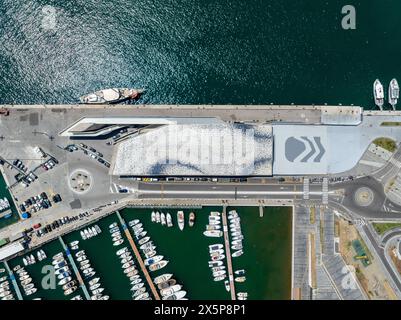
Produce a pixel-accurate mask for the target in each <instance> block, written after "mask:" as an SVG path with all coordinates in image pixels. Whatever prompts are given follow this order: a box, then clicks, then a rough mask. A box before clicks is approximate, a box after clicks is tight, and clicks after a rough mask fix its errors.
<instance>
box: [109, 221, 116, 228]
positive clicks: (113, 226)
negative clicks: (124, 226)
mask: <svg viewBox="0 0 401 320" xmlns="http://www.w3.org/2000/svg"><path fill="white" fill-rule="evenodd" d="M115 227H117V222H113V223H112V224H111V225H109V229H113V228H115Z"/></svg>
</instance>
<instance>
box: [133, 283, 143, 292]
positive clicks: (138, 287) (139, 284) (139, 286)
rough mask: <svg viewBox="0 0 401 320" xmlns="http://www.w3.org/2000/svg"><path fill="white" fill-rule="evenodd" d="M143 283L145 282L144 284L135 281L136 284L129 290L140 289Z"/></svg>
mask: <svg viewBox="0 0 401 320" xmlns="http://www.w3.org/2000/svg"><path fill="white" fill-rule="evenodd" d="M144 285H145V284H144V283H143V282H141V283H137V284H135V285H133V286H132V288H131V290H132V291H135V290H138V289H141V288H142V287H143V286H144Z"/></svg>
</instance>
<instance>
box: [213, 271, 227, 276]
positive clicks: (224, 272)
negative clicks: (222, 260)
mask: <svg viewBox="0 0 401 320" xmlns="http://www.w3.org/2000/svg"><path fill="white" fill-rule="evenodd" d="M226 274H227V272H226V271H224V270H220V271H215V272H213V277H219V276H223V275H226Z"/></svg>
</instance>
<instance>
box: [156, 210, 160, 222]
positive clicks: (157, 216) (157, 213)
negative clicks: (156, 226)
mask: <svg viewBox="0 0 401 320" xmlns="http://www.w3.org/2000/svg"><path fill="white" fill-rule="evenodd" d="M156 223H160V212H159V211H156Z"/></svg>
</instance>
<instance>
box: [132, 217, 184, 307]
mask: <svg viewBox="0 0 401 320" xmlns="http://www.w3.org/2000/svg"><path fill="white" fill-rule="evenodd" d="M178 222H179V220H178ZM166 223H167V221H166ZM128 225H129V227H130V228H131V229H132V232H133V233H134V238H135V241H136V242H137V243H138V245H139V249H140V250H141V253H142V254H143V256H144V258H145V259H144V264H145V266H146V268H147V269H148V270H149V271H150V272H155V271H158V270H161V269H163V268H164V267H166V266H167V264H168V263H169V261H168V260H166V259H164V256H162V255H158V254H157V251H156V245H155V244H154V243H153V241H152V240H151V239H150V237H149V236H146V234H147V231H145V230H144V227H143V225H142V223H141V222H140V220H139V219H135V220H132V221H130V222H129V223H128ZM172 276H173V275H172V274H163V275H161V276H158V277H156V278H155V279H154V282H155V284H156V285H157V286H158V289H159V291H160V295H161V296H162V299H163V300H183V299H185V296H186V291H183V290H182V285H180V284H177V282H176V280H175V279H172Z"/></svg>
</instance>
